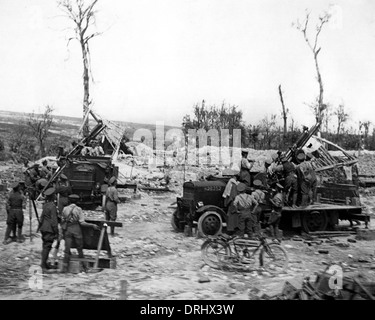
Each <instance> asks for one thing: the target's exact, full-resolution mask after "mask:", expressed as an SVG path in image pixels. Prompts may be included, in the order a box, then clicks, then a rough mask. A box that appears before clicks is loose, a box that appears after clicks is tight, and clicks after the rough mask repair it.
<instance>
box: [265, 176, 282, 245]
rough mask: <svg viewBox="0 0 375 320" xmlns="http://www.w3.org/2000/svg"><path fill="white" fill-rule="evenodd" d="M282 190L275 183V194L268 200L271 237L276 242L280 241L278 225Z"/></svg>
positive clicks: (280, 186)
mask: <svg viewBox="0 0 375 320" xmlns="http://www.w3.org/2000/svg"><path fill="white" fill-rule="evenodd" d="M282 190H283V186H282V185H280V184H279V183H276V193H275V195H274V196H273V197H272V199H270V202H271V203H272V212H271V214H270V217H269V219H268V225H269V227H270V232H271V237H273V238H275V239H276V240H278V241H280V231H279V224H280V220H281V210H282V207H283V205H284V197H283V193H282Z"/></svg>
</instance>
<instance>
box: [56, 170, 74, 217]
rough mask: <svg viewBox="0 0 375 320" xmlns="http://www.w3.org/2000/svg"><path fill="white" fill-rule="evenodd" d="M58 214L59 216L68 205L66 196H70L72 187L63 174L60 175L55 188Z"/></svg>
mask: <svg viewBox="0 0 375 320" xmlns="http://www.w3.org/2000/svg"><path fill="white" fill-rule="evenodd" d="M56 194H57V207H58V209H59V212H58V214H59V215H61V214H62V212H63V209H64V207H65V206H67V205H68V204H69V199H68V196H69V195H70V194H72V187H71V185H70V182H69V180H68V177H67V176H66V175H65V174H63V173H62V174H60V177H59V183H58V185H57V186H56Z"/></svg>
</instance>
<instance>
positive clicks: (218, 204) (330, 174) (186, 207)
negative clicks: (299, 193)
mask: <svg viewBox="0 0 375 320" xmlns="http://www.w3.org/2000/svg"><path fill="white" fill-rule="evenodd" d="M319 126H320V122H318V123H316V124H315V125H314V126H313V127H311V128H310V130H309V129H308V128H307V127H304V131H303V133H302V135H301V136H300V137H299V139H298V140H297V142H296V143H295V144H294V145H293V146H292V147H291V148H290V149H289V150H288V151H287V152H286V153H285V157H286V158H287V159H288V160H289V159H292V158H293V157H295V155H296V151H297V150H300V149H305V151H306V152H311V153H313V154H314V155H315V158H316V161H314V163H313V168H314V170H315V172H316V173H317V174H318V175H319V176H320V185H319V186H318V188H317V199H316V201H315V204H313V205H307V206H305V207H297V208H292V207H289V206H284V207H283V208H282V211H281V215H282V216H281V222H280V225H281V226H282V225H284V226H285V225H287V226H290V227H292V228H301V229H302V230H303V231H304V232H307V233H308V232H314V231H324V230H332V229H334V228H335V226H337V225H338V224H339V220H349V221H350V222H352V221H363V222H365V225H366V227H367V225H368V223H369V221H370V217H369V215H368V214H366V213H364V212H363V210H362V209H363V206H362V205H361V203H360V198H359V192H358V186H357V185H354V184H349V183H347V181H343V180H345V177H342V176H343V175H344V174H343V172H344V170H343V169H342V168H344V167H345V168H350V171H351V170H352V166H353V165H355V164H356V163H357V159H356V158H355V157H353V156H351V155H349V154H348V153H347V152H345V150H343V149H342V148H340V147H339V146H337V145H335V144H333V143H331V142H329V141H327V140H325V139H322V138H320V137H317V136H314V134H315V133H316V132H317V131H318V129H319ZM324 145H328V146H329V147H334V148H336V149H338V150H339V151H340V152H341V153H342V155H340V156H336V157H335V156H332V155H331V154H330V152H329V151H328V150H327V149H326V148H325V147H324ZM340 168H341V171H340V174H341V177H339V178H338V177H336V176H337V175H338V174H337V172H338V170H340ZM346 171H347V170H345V172H346ZM259 174H262V173H259V172H251V175H252V176H253V178H254V177H257V175H259ZM340 174H339V175H340ZM230 178H231V176H208V177H206V180H204V181H187V182H185V183H184V184H183V194H182V197H177V208H176V210H175V212H174V213H173V215H172V219H171V224H172V226H173V228H174V229H175V230H176V231H180V232H182V231H184V230H185V229H186V228H193V227H194V226H196V227H197V230H198V232H199V234H200V235H201V236H216V235H218V234H220V233H221V232H222V230H223V228H224V227H225V226H226V223H227V220H228V216H227V209H228V208H226V207H225V206H224V198H223V197H222V195H223V192H224V190H225V187H226V184H227V182H228V181H229V179H230ZM340 178H341V180H340ZM252 181H254V179H252ZM338 181H339V182H341V183H338ZM269 200H270V199H269V195H267V194H266V198H265V204H262V205H261V207H262V212H263V214H264V216H267V214H269V213H270V212H271V210H272V207H271V203H270V201H269ZM261 223H262V221H261ZM188 233H189V232H187V234H188Z"/></svg>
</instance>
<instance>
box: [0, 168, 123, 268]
mask: <svg viewBox="0 0 375 320" xmlns="http://www.w3.org/2000/svg"><path fill="white" fill-rule="evenodd" d="M42 164H43V166H42V167H41V168H39V165H38V164H37V163H36V164H34V165H33V166H32V167H30V168H29V167H28V163H25V170H24V175H25V181H20V182H15V183H13V184H12V185H11V191H10V192H9V194H8V197H7V200H6V211H7V228H6V232H5V238H4V241H3V244H9V243H10V242H12V241H15V240H16V241H18V242H23V241H24V238H23V236H22V227H23V221H24V214H23V210H24V209H25V208H26V199H27V196H28V197H29V198H30V200H31V201H35V200H36V199H37V198H38V196H39V195H40V194H41V195H42V198H43V199H44V204H43V209H42V214H41V216H40V219H39V226H38V231H40V232H41V235H42V242H43V244H42V253H41V267H42V269H43V271H47V270H49V269H56V268H57V266H56V265H55V264H51V263H49V262H48V259H49V254H50V251H51V249H52V245H53V243H54V242H55V241H56V249H58V248H59V246H60V241H61V240H64V242H65V249H64V258H63V264H62V270H61V272H64V273H65V272H67V271H68V265H69V261H70V257H71V248H72V246H73V245H74V244H75V247H76V249H77V251H78V256H79V258H84V255H83V234H82V229H81V227H85V226H86V227H92V228H93V229H94V230H99V226H98V225H96V224H92V223H87V222H86V221H85V219H84V214H83V210H82V208H81V207H79V206H78V205H77V202H78V201H79V200H80V197H79V196H78V195H76V194H73V193H72V187H71V185H70V182H69V179H68V178H67V176H66V175H64V174H63V173H60V174H59V175H58V178H57V179H55V181H49V180H50V179H51V177H52V170H51V169H50V168H49V167H48V166H47V162H46V161H43V163H42ZM116 185H117V179H116V178H115V177H111V178H110V179H109V181H108V188H107V191H106V203H105V208H104V209H105V210H104V211H105V215H106V217H105V218H106V220H108V221H116V219H117V204H118V203H119V202H120V200H119V198H118V193H117V189H116ZM47 186H50V187H49V188H47V189H46V187H47ZM45 189H46V190H45ZM12 232H13V237H11V233H12ZM111 235H112V236H114V227H111ZM83 267H84V268H85V264H84V265H83Z"/></svg>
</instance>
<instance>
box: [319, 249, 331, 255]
mask: <svg viewBox="0 0 375 320" xmlns="http://www.w3.org/2000/svg"><path fill="white" fill-rule="evenodd" d="M318 252H319V253H322V254H328V253H329V251H328V250H326V249H320V250H318Z"/></svg>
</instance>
